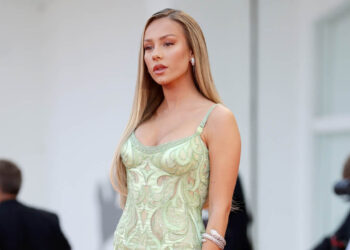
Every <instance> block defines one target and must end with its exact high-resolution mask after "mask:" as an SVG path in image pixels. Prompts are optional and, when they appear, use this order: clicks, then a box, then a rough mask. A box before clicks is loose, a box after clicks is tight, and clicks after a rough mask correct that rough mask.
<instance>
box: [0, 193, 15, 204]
mask: <svg viewBox="0 0 350 250" xmlns="http://www.w3.org/2000/svg"><path fill="white" fill-rule="evenodd" d="M15 199H16V195H15V194H7V193H3V192H0V202H3V201H8V200H15Z"/></svg>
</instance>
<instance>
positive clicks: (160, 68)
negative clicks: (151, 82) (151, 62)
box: [153, 64, 167, 75]
mask: <svg viewBox="0 0 350 250" xmlns="http://www.w3.org/2000/svg"><path fill="white" fill-rule="evenodd" d="M166 69H167V67H166V66H164V65H163V64H157V65H155V66H154V67H153V72H154V73H155V74H157V75H159V74H163V73H164V72H165V70H166Z"/></svg>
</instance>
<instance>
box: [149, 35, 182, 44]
mask: <svg viewBox="0 0 350 250" xmlns="http://www.w3.org/2000/svg"><path fill="white" fill-rule="evenodd" d="M167 36H175V35H174V34H166V35H164V36H161V37H160V38H159V40H162V39H164V38H166V37H167ZM175 37H176V36H175ZM151 40H152V39H145V40H144V42H148V41H151Z"/></svg>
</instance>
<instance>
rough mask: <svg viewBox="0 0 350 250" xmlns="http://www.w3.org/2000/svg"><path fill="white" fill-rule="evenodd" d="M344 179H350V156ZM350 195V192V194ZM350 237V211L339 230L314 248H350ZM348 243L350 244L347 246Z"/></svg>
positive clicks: (340, 249) (337, 249)
mask: <svg viewBox="0 0 350 250" xmlns="http://www.w3.org/2000/svg"><path fill="white" fill-rule="evenodd" d="M343 180H350V156H349V157H348V159H347V160H346V162H345V164H344V168H343ZM348 195H349V194H348ZM349 239H350V212H349V213H348V215H347V216H346V218H345V220H344V221H343V223H342V224H341V225H340V227H339V228H338V229H337V231H336V232H335V233H334V234H333V235H332V236H330V237H326V238H324V239H323V241H322V242H321V243H319V244H318V245H317V246H316V247H315V248H314V249H313V250H345V249H346V250H349V249H350V245H349ZM347 245H349V246H348V247H347Z"/></svg>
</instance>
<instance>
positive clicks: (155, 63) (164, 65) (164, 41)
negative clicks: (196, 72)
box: [143, 18, 192, 84]
mask: <svg viewBox="0 0 350 250" xmlns="http://www.w3.org/2000/svg"><path fill="white" fill-rule="evenodd" d="M143 48H144V60H145V63H146V66H147V69H148V72H149V74H150V75H151V76H152V78H153V80H154V81H156V82H157V83H158V84H167V83H170V82H173V81H175V80H177V79H178V78H180V77H182V76H184V75H185V74H191V71H190V70H189V69H190V68H191V64H190V59H191V56H192V53H191V51H190V49H189V47H188V45H187V41H186V37H185V34H184V31H183V28H182V26H181V25H180V24H179V23H177V22H176V21H173V20H171V19H169V18H160V19H157V20H155V21H153V22H152V23H151V24H150V25H149V26H148V27H147V29H146V31H145V36H144V44H143Z"/></svg>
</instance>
